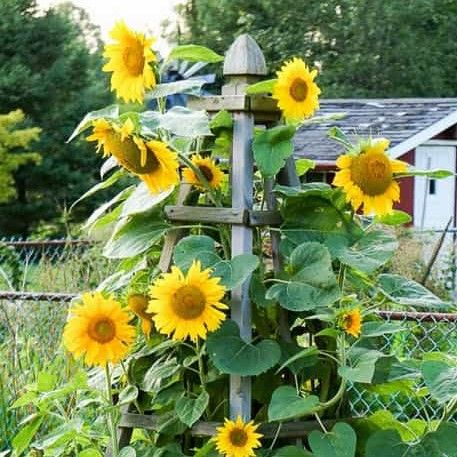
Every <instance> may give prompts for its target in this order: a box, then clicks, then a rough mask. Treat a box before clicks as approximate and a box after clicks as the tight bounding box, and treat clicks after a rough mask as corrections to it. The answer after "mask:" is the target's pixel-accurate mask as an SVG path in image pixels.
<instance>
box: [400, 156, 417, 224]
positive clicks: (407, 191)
mask: <svg viewBox="0 0 457 457" xmlns="http://www.w3.org/2000/svg"><path fill="white" fill-rule="evenodd" d="M399 160H403V161H405V162H408V163H409V164H410V165H414V160H415V150H414V149H413V150H412V151H409V152H407V153H406V154H403V155H402V156H401V157H399ZM399 184H400V195H401V199H400V202H399V203H397V204H396V205H395V208H396V209H401V210H402V211H405V212H407V213H408V214H409V215H411V217H412V218H414V178H413V177H410V178H402V179H400V180H399Z"/></svg>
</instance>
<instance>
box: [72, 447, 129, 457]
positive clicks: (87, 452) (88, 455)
mask: <svg viewBox="0 0 457 457" xmlns="http://www.w3.org/2000/svg"><path fill="white" fill-rule="evenodd" d="M124 449H125V448H124ZM78 457H103V456H102V454H100V452H99V451H97V449H95V448H93V447H92V448H90V449H84V451H81V452H79V453H78Z"/></svg>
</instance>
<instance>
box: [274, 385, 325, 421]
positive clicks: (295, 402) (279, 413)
mask: <svg viewBox="0 0 457 457" xmlns="http://www.w3.org/2000/svg"><path fill="white" fill-rule="evenodd" d="M318 405H319V398H317V397H316V396H315V395H310V396H308V397H302V396H299V395H297V392H296V390H295V389H294V388H293V387H291V386H280V387H278V388H277V389H276V390H275V391H274V392H273V395H272V397H271V402H270V404H269V406H268V420H269V421H270V422H272V421H286V420H291V419H296V418H299V417H303V416H307V415H310V414H312V413H313V412H314V411H315V409H316V407H317V406H318Z"/></svg>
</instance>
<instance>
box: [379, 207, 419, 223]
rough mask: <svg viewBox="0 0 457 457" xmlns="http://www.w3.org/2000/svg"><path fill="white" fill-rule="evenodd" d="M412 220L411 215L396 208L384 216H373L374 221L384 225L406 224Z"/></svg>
mask: <svg viewBox="0 0 457 457" xmlns="http://www.w3.org/2000/svg"><path fill="white" fill-rule="evenodd" d="M412 220H413V219H412V217H411V216H410V215H409V214H408V213H405V212H404V211H400V210H398V209H394V210H393V211H392V212H391V213H389V214H384V216H376V217H375V218H374V221H375V222H377V223H379V224H385V225H403V224H408V223H409V222H411V221H412Z"/></svg>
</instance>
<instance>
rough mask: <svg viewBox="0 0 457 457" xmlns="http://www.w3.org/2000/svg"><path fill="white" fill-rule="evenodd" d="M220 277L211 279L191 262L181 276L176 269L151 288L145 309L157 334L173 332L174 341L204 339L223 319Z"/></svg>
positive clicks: (205, 271) (225, 306)
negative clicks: (154, 325)
mask: <svg viewBox="0 0 457 457" xmlns="http://www.w3.org/2000/svg"><path fill="white" fill-rule="evenodd" d="M219 282H220V278H211V277H210V270H209V269H206V270H203V271H202V269H201V265H200V262H198V261H194V262H193V263H192V266H191V267H190V268H189V271H188V272H187V276H184V274H183V273H182V271H181V270H180V269H179V268H177V267H172V269H171V272H170V273H166V274H164V275H163V277H162V278H159V279H157V280H156V282H155V283H154V284H153V285H152V286H151V287H150V290H149V295H150V297H151V301H150V302H149V307H148V309H147V312H148V313H153V314H154V315H153V317H152V320H153V321H154V323H155V324H156V327H157V329H158V330H159V332H161V333H164V334H166V335H170V334H172V333H173V336H172V338H173V339H174V340H185V339H186V338H188V337H189V338H190V339H191V340H193V341H197V340H198V337H200V338H203V339H205V338H206V334H207V333H208V332H212V331H214V330H216V329H218V328H219V326H220V324H221V322H222V321H223V320H224V319H225V318H226V316H225V314H224V313H223V312H222V311H220V310H221V309H227V308H228V307H227V305H225V304H223V303H221V302H220V300H222V298H223V296H224V294H225V287H223V286H221V285H220V284H219Z"/></svg>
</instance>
